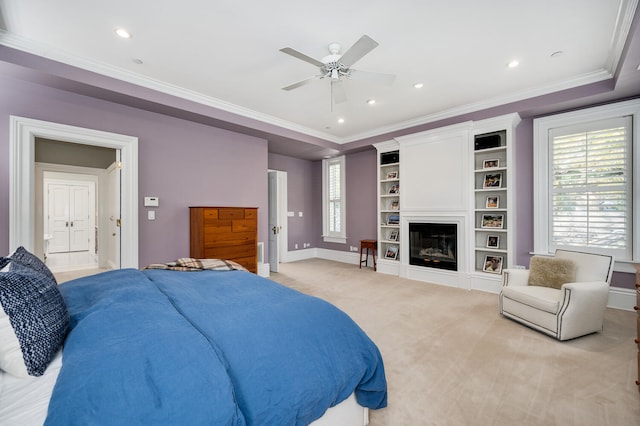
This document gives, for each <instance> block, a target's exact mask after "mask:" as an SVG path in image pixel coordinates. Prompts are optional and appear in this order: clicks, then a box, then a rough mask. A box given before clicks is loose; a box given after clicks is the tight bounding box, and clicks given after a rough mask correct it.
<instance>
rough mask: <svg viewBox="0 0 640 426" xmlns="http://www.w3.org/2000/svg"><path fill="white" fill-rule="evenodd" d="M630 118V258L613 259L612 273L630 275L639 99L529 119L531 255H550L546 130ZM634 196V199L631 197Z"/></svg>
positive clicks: (639, 159)
mask: <svg viewBox="0 0 640 426" xmlns="http://www.w3.org/2000/svg"><path fill="white" fill-rule="evenodd" d="M624 116H631V126H632V130H631V153H630V155H629V158H630V160H631V176H630V178H631V188H632V190H631V193H632V201H631V203H630V206H631V215H630V216H631V217H630V219H631V238H630V243H631V258H630V259H619V258H615V261H616V268H615V270H616V271H622V272H634V273H635V269H634V268H633V266H632V265H631V263H632V262H637V261H638V260H640V232H639V225H640V196H637V195H635V194H636V193H637V192H638V188H640V149H638V148H636V147H638V141H639V138H640V100H632V101H625V102H619V103H614V104H609V105H603V106H599V107H593V108H587V109H583V110H577V111H572V112H567V113H563V114H557V115H552V116H547V117H542V118H536V119H534V120H533V154H534V155H533V158H534V164H533V173H534V176H533V178H534V179H533V186H534V191H533V196H534V197H533V199H534V205H533V210H534V211H533V216H534V217H533V218H534V221H533V225H534V234H533V237H534V254H552V252H551V250H552V245H551V241H550V239H551V232H550V226H551V219H550V217H549V213H550V207H551V206H550V200H549V195H550V180H551V178H552V177H551V174H552V170H551V167H550V162H549V160H550V154H549V148H550V144H551V138H550V137H549V134H550V131H551V130H553V129H556V128H561V127H569V126H575V125H580V124H585V126H587V125H589V124H590V123H592V122H595V121H601V120H606V119H613V118H619V117H624ZM634 195H635V196H634Z"/></svg>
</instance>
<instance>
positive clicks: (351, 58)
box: [340, 35, 378, 68]
mask: <svg viewBox="0 0 640 426" xmlns="http://www.w3.org/2000/svg"><path fill="white" fill-rule="evenodd" d="M377 46H378V43H377V42H376V41H374V40H373V39H372V38H371V37H369V36H368V35H363V36H362V37H360V39H359V40H358V41H356V42H355V44H354V45H353V46H351V47H350V48H349V50H347V51H346V52H344V55H342V57H341V58H340V62H342V64H343V65H344V66H345V67H347V68H349V67H351V65H353V64H355V63H356V62H358V61H359V60H360V59H362V57H363V56H364V55H366V54H367V53H369V52H371V51H372V50H373V49H375V48H376V47H377Z"/></svg>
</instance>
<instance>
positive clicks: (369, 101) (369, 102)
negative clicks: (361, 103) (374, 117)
mask: <svg viewBox="0 0 640 426" xmlns="http://www.w3.org/2000/svg"><path fill="white" fill-rule="evenodd" d="M375 103H376V100H375V99H369V100H368V101H367V104H369V105H373V104H375Z"/></svg>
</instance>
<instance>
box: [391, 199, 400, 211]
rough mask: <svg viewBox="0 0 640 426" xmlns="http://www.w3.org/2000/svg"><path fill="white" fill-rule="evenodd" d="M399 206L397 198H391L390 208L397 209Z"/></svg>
mask: <svg viewBox="0 0 640 426" xmlns="http://www.w3.org/2000/svg"><path fill="white" fill-rule="evenodd" d="M399 208H400V204H399V201H398V200H393V201H392V202H391V210H398V209H399Z"/></svg>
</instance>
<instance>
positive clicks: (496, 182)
mask: <svg viewBox="0 0 640 426" xmlns="http://www.w3.org/2000/svg"><path fill="white" fill-rule="evenodd" d="M482 187H483V188H501V187H502V173H485V175H484V181H483V182H482Z"/></svg>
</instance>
